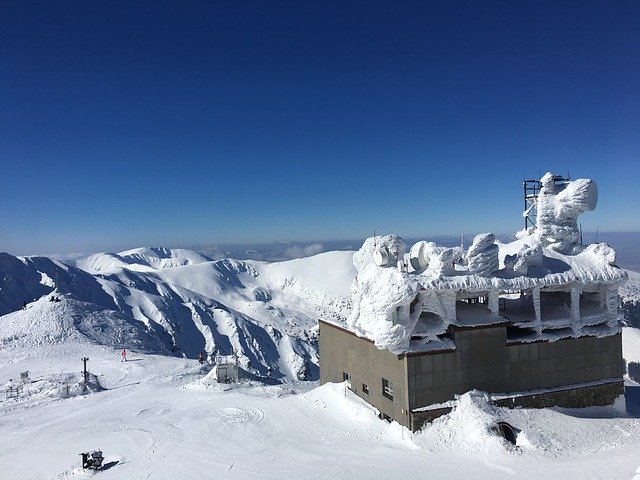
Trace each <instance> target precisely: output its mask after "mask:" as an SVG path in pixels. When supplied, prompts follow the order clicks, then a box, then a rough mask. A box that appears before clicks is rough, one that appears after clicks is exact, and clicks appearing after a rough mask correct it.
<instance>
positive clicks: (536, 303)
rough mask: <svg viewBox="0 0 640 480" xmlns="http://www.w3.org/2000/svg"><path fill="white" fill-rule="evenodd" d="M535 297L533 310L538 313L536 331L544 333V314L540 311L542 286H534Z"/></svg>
mask: <svg viewBox="0 0 640 480" xmlns="http://www.w3.org/2000/svg"><path fill="white" fill-rule="evenodd" d="M531 294H532V298H533V311H534V312H535V314H536V322H535V325H536V327H535V328H536V331H537V332H538V333H542V314H541V313H540V287H533V290H532V291H531Z"/></svg>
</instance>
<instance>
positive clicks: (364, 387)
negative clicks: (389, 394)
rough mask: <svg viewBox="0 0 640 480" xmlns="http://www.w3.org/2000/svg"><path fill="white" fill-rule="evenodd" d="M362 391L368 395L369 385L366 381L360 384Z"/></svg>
mask: <svg viewBox="0 0 640 480" xmlns="http://www.w3.org/2000/svg"><path fill="white" fill-rule="evenodd" d="M362 391H363V392H364V393H366V394H367V395H369V385H367V384H366V383H363V384H362Z"/></svg>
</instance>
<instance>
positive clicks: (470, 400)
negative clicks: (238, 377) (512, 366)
mask: <svg viewBox="0 0 640 480" xmlns="http://www.w3.org/2000/svg"><path fill="white" fill-rule="evenodd" d="M118 353H119V352H118V351H117V350H115V349H110V348H106V347H103V346H99V345H95V344H92V343H89V342H87V341H84V340H82V339H79V340H72V341H67V342H66V343H65V345H64V348H60V346H59V345H58V346H57V347H55V346H50V347H48V346H45V345H43V346H42V347H38V348H37V349H36V350H34V349H16V350H13V351H11V352H7V351H5V350H3V351H0V371H1V372H2V379H0V380H6V379H7V378H16V377H17V376H18V373H19V372H20V371H22V370H25V369H29V370H30V372H31V376H32V378H33V379H34V383H33V384H30V385H28V386H27V388H28V389H30V391H31V393H30V394H29V395H24V396H21V397H19V398H16V399H4V398H2V399H1V400H0V425H2V432H3V435H1V436H0V479H14V478H20V479H25V480H28V479H40V478H52V479H65V478H84V477H88V476H92V474H91V473H88V472H85V471H82V469H81V468H80V466H79V465H80V464H79V462H80V456H79V453H81V452H84V451H90V450H94V449H100V450H102V451H103V453H104V456H105V460H104V464H105V465H106V466H107V467H108V468H107V469H106V470H104V471H103V472H100V473H98V474H97V475H99V476H100V477H101V478H104V479H105V480H108V479H110V478H114V479H115V478H131V479H138V478H140V479H143V478H228V479H253V478H263V477H266V478H280V479H298V478H320V479H350V478H354V477H355V478H389V476H390V475H391V476H392V477H394V478H400V477H406V478H418V477H422V476H424V472H425V471H428V472H429V475H430V476H433V477H434V478H447V479H455V478H461V479H462V478H486V479H493V478H513V477H517V478H532V479H538V478H549V477H551V476H554V477H556V476H557V477H558V478H563V479H567V480H570V479H573V478H603V479H604V478H631V477H632V476H633V475H634V472H635V471H636V469H637V468H638V466H639V465H640V460H638V458H637V450H638V448H639V447H640V419H637V418H630V417H627V416H626V415H625V414H624V412H623V411H622V408H623V407H622V406H621V405H620V404H617V405H615V406H612V407H598V408H590V409H575V410H573V409H542V410H533V409H532V410H529V409H516V410H509V409H506V408H500V407H495V406H493V405H491V404H490V403H488V402H487V401H486V399H485V397H484V394H482V393H481V392H470V393H467V394H465V395H462V396H460V397H459V398H458V400H457V401H456V402H454V406H455V408H454V410H453V411H452V412H451V414H449V415H447V416H444V417H441V418H440V419H438V420H436V421H435V422H434V423H433V424H431V425H430V426H427V427H425V428H424V429H423V430H422V431H421V432H418V433H416V434H413V433H411V432H409V431H408V430H406V429H404V428H402V427H400V426H399V425H398V424H397V423H395V422H394V423H391V424H389V423H387V422H385V421H383V420H380V419H379V418H378V417H377V412H376V411H375V410H374V409H373V408H372V407H371V406H369V405H368V404H366V403H365V402H364V401H363V400H361V399H360V398H358V397H356V396H355V395H353V394H352V393H351V392H350V391H348V390H347V389H346V388H345V385H344V384H338V385H336V384H326V385H324V386H322V387H318V385H317V383H315V382H294V383H289V384H286V385H268V384H264V383H260V382H255V381H247V380H244V381H242V382H240V383H238V384H228V385H227V384H218V383H216V382H215V381H213V380H212V378H211V375H210V372H211V371H212V367H211V366H210V365H204V366H200V365H199V364H197V362H196V361H195V360H188V359H181V358H176V357H168V356H157V355H149V354H141V353H138V352H130V355H129V361H127V362H120V359H119V355H118ZM83 356H87V357H89V362H88V368H89V369H90V371H91V372H92V373H93V374H95V375H96V378H97V379H99V382H100V384H101V386H102V387H103V390H96V391H94V392H93V393H89V394H86V395H75V396H69V397H66V396H64V395H62V396H60V395H56V394H55V393H54V392H55V391H59V390H56V386H57V385H64V382H66V381H69V379H68V378H66V377H65V375H72V372H78V371H79V370H80V369H81V367H82V363H81V362H80V358H81V357H83ZM75 375H76V377H75V378H77V374H75ZM45 385H46V387H45ZM497 421H507V422H509V423H510V424H511V425H513V426H514V427H516V428H517V429H519V430H521V432H520V434H519V436H518V441H517V447H513V446H510V445H508V444H506V443H505V442H504V441H503V440H502V439H501V438H499V437H498V436H496V434H495V432H494V431H493V426H494V425H495V423H496V422H497ZM34 459H37V461H33V460H34Z"/></svg>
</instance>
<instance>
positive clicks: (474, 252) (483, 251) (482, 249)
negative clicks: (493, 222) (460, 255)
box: [467, 233, 500, 277]
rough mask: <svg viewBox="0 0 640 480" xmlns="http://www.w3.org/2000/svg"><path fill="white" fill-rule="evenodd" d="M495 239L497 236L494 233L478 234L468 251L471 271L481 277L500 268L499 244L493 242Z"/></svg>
mask: <svg viewBox="0 0 640 480" xmlns="http://www.w3.org/2000/svg"><path fill="white" fill-rule="evenodd" d="M495 240H496V237H495V236H494V235H493V233H481V234H480V235H476V237H475V238H474V239H473V243H472V244H471V246H470V247H469V252H468V253H467V262H468V264H469V271H470V272H473V273H475V274H476V275H480V276H481V277H488V276H489V275H491V274H492V273H493V272H495V271H496V270H498V267H499V265H500V262H499V261H498V246H497V245H496V244H495V243H493V242H495Z"/></svg>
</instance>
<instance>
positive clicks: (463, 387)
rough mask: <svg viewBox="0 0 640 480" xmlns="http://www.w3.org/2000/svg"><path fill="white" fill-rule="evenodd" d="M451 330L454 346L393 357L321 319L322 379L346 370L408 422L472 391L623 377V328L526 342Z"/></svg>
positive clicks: (375, 400) (501, 330) (338, 377)
mask: <svg viewBox="0 0 640 480" xmlns="http://www.w3.org/2000/svg"><path fill="white" fill-rule="evenodd" d="M451 334H452V338H453V340H454V343H455V345H456V349H455V350H450V351H445V352H442V351H441V352H425V353H407V354H405V355H394V354H392V353H390V352H389V351H387V350H380V349H378V348H376V347H375V346H374V345H373V342H371V341H370V340H367V339H363V338H360V337H358V336H356V335H355V334H353V333H352V332H349V331H347V330H344V329H341V328H339V327H337V326H335V325H332V324H328V323H324V322H320V381H321V383H326V382H336V383H339V382H342V381H343V380H342V379H343V372H347V373H348V374H349V376H350V377H351V386H352V391H353V392H354V393H356V394H357V395H359V396H360V397H362V398H363V399H365V400H366V401H367V402H369V403H370V404H371V405H373V406H375V407H376V408H378V409H379V410H380V411H381V412H382V413H384V414H386V415H388V416H390V417H391V418H393V419H395V420H397V421H398V422H400V423H402V424H403V425H405V426H407V427H411V425H410V421H409V414H408V412H410V411H411V410H413V409H416V408H421V407H425V406H429V405H433V404H435V403H442V402H446V401H448V400H452V399H453V398H454V395H455V394H462V393H465V392H467V391H469V390H471V389H474V388H476V389H479V390H483V391H487V392H491V393H507V394H508V393H515V392H526V391H530V390H538V389H554V388H558V387H562V386H566V385H576V384H582V383H587V382H595V381H600V380H608V379H621V378H622V375H623V373H624V360H623V358H622V334H620V333H618V334H616V335H612V336H609V337H604V338H595V337H581V338H568V339H564V340H558V341H555V342H536V343H528V344H524V343H507V334H506V326H505V325H492V326H488V327H481V328H467V329H463V328H458V329H453V330H452V332H451ZM383 377H384V378H386V379H387V380H390V381H391V382H393V385H394V397H393V400H390V399H388V398H386V397H385V396H383V395H382V378H383ZM363 383H365V384H367V385H369V393H368V394H366V393H364V392H363V391H362V384H363ZM549 398H551V399H554V398H556V397H554V396H551V397H549ZM558 398H562V399H566V398H568V399H569V400H567V402H568V404H567V405H568V406H581V405H577V404H575V402H573V403H571V402H572V400H571V398H573V397H571V395H568V394H566V393H561V394H559V397H558ZM607 398H608V397H607ZM574 404H575V405H574Z"/></svg>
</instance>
